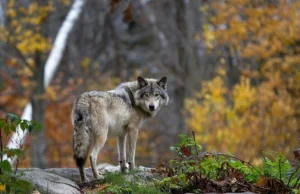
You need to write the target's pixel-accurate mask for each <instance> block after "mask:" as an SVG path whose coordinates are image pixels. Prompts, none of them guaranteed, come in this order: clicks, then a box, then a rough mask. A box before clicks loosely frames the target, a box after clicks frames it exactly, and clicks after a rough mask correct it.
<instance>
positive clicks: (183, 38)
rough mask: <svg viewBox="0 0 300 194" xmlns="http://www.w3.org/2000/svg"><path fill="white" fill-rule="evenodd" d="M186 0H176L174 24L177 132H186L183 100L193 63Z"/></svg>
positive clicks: (187, 89)
mask: <svg viewBox="0 0 300 194" xmlns="http://www.w3.org/2000/svg"><path fill="white" fill-rule="evenodd" d="M187 5H188V2H185V1H184V0H176V10H177V12H176V26H177V29H178V33H177V55H178V64H179V65H178V67H179V72H178V75H177V77H178V78H180V80H176V82H175V89H174V94H175V106H176V113H177V114H178V121H177V122H178V129H177V130H176V132H177V134H180V133H187V127H186V123H185V117H184V115H183V114H182V113H183V111H184V101H185V98H186V96H187V93H188V91H189V84H188V83H189V80H190V76H191V75H192V73H191V70H192V68H193V65H194V63H195V61H194V57H193V51H192V45H191V28H190V26H189V24H188V21H187V15H186V7H187ZM189 19H192V18H189Z"/></svg>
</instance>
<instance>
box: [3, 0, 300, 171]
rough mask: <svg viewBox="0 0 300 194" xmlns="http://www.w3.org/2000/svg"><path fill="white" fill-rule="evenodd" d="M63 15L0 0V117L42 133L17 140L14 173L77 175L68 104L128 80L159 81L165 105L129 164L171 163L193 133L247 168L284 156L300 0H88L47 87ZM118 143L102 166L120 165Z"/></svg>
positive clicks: (61, 8) (299, 48)
mask: <svg viewBox="0 0 300 194" xmlns="http://www.w3.org/2000/svg"><path fill="white" fill-rule="evenodd" d="M71 5H72V1H71V0H55V1H54V0H49V1H46V0H18V1H15V0H1V2H0V117H1V118H4V117H5V113H6V112H10V113H15V114H17V115H19V116H20V115H21V114H22V112H23V110H24V107H25V105H26V104H27V103H28V102H31V104H32V108H33V114H32V118H33V119H34V120H36V121H38V122H40V123H41V124H42V125H43V129H42V130H41V131H39V132H35V134H33V135H31V136H30V137H28V138H27V139H26V141H25V147H27V149H26V150H27V151H26V153H25V155H24V156H22V159H21V162H20V164H19V166H21V167H29V166H32V167H40V168H46V167H74V166H75V163H74V161H73V158H72V155H73V154H72V133H73V132H72V130H73V129H72V126H71V122H70V113H71V108H72V103H73V101H74V100H75V98H76V96H78V95H79V94H81V93H82V92H85V91H88V90H110V89H113V88H114V87H115V86H117V85H118V84H119V83H121V82H124V81H133V80H135V79H136V78H137V76H143V77H154V78H160V77H162V76H167V77H168V93H169V95H170V103H169V106H168V107H167V108H164V109H163V110H162V111H161V112H160V113H159V114H158V115H157V116H156V117H155V118H154V119H152V120H149V121H148V122H147V123H145V125H144V126H143V128H142V130H141V131H140V133H139V140H138V147H137V154H136V160H137V162H136V163H137V164H138V165H145V166H152V165H153V164H155V163H157V162H158V161H160V160H163V159H165V158H168V157H169V156H170V154H171V153H170V152H169V147H170V146H172V145H174V144H175V143H176V142H177V140H178V135H179V134H181V133H188V134H191V131H195V133H196V139H197V141H198V142H199V143H200V144H201V145H202V146H203V147H204V148H205V149H206V150H209V151H211V150H214V151H216V152H219V151H220V152H230V153H232V154H234V155H236V156H238V157H242V158H244V159H245V160H247V161H250V162H253V163H254V164H260V163H261V159H260V156H261V155H262V154H264V153H265V152H281V153H284V154H285V155H286V156H287V157H288V158H292V151H293V150H294V149H295V148H297V147H299V139H298V138H299V132H300V55H299V54H300V20H299V18H300V1H297V0H227V1H221V0H220V1H218V0H159V1H155V0H127V1H121V0H102V1H98V0H86V2H85V5H84V7H83V10H82V13H81V15H80V17H79V19H78V21H77V22H76V24H75V26H74V29H73V30H72V32H71V34H70V36H69V37H68V42H67V46H66V49H65V50H64V52H63V58H62V60H61V62H60V65H59V68H58V70H57V71H56V73H55V76H54V78H53V80H52V81H51V82H50V85H49V86H48V87H47V88H46V89H44V88H43V84H44V83H43V79H44V73H43V72H44V68H45V62H46V60H47V57H48V55H49V53H50V51H51V50H52V48H53V41H54V39H55V37H56V34H57V32H58V30H59V28H60V26H61V25H62V22H63V21H64V18H65V17H66V15H67V14H68V11H69V9H70V7H71ZM8 141H9V140H8V139H7V140H6V142H8ZM115 144H116V140H114V139H112V140H110V141H109V142H108V143H107V145H106V146H105V149H104V150H103V151H102V152H101V155H100V157H99V160H98V161H99V162H110V163H112V164H117V153H116V151H117V150H116V146H115ZM162 153H163V154H162Z"/></svg>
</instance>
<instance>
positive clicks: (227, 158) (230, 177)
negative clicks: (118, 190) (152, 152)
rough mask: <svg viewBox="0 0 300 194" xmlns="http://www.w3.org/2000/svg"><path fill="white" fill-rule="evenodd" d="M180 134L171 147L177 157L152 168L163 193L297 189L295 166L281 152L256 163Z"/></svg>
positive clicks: (280, 191)
mask: <svg viewBox="0 0 300 194" xmlns="http://www.w3.org/2000/svg"><path fill="white" fill-rule="evenodd" d="M180 137H181V139H182V141H181V142H180V143H178V144H177V145H175V146H172V147H171V150H172V151H175V152H176V153H177V154H178V157H177V158H176V159H173V160H170V161H164V162H162V163H160V164H159V165H157V167H156V168H155V169H153V171H152V172H154V173H159V174H160V175H162V176H163V177H164V178H163V179H162V180H157V181H156V182H155V184H156V186H158V187H159V188H161V189H162V190H164V191H165V192H167V193H176V194H177V193H187V192H189V193H206V192H217V193H224V192H245V191H251V192H255V193H300V190H299V188H300V184H299V179H300V174H299V166H298V167H297V168H295V167H294V166H293V165H292V164H291V163H290V162H289V161H288V160H287V159H286V158H285V156H283V155H282V154H277V155H275V156H272V155H271V156H269V157H267V156H263V165H262V166H261V167H257V166H253V165H252V164H251V163H249V162H246V161H243V160H242V159H239V158H237V157H235V156H233V155H231V154H223V153H212V152H204V151H202V147H201V146H200V145H199V144H198V143H197V142H196V140H195V135H194V133H193V137H190V136H187V135H184V134H181V135H180Z"/></svg>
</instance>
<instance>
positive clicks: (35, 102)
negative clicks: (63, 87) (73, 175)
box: [31, 51, 47, 169]
mask: <svg viewBox="0 0 300 194" xmlns="http://www.w3.org/2000/svg"><path fill="white" fill-rule="evenodd" d="M44 68H45V65H44V63H43V62H42V60H41V53H39V52H38V51H37V52H36V53H35V72H34V76H33V82H34V89H33V95H32V99H31V104H32V119H33V120H35V121H37V122H39V123H41V124H42V126H43V128H42V129H41V130H39V131H37V132H33V136H32V141H31V142H32V143H31V166H32V167H37V168H42V169H44V168H46V167H47V157H46V154H45V153H46V147H47V141H46V137H45V135H46V134H45V132H46V129H45V119H44V117H45V88H44Z"/></svg>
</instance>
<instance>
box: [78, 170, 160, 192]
mask: <svg viewBox="0 0 300 194" xmlns="http://www.w3.org/2000/svg"><path fill="white" fill-rule="evenodd" d="M135 174H136V172H133V173H129V174H122V173H120V172H106V173H105V174H104V177H105V178H104V179H103V180H101V181H94V182H93V183H91V184H90V186H87V185H85V186H84V187H85V189H83V192H88V193H95V191H96V192H97V193H98V194H141V193H142V194H156V193H157V194H164V193H165V192H163V191H161V190H160V189H159V188H158V187H156V186H155V185H154V183H153V182H151V181H145V180H143V179H141V178H140V177H139V176H136V175H135ZM88 187H89V188H88Z"/></svg>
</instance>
